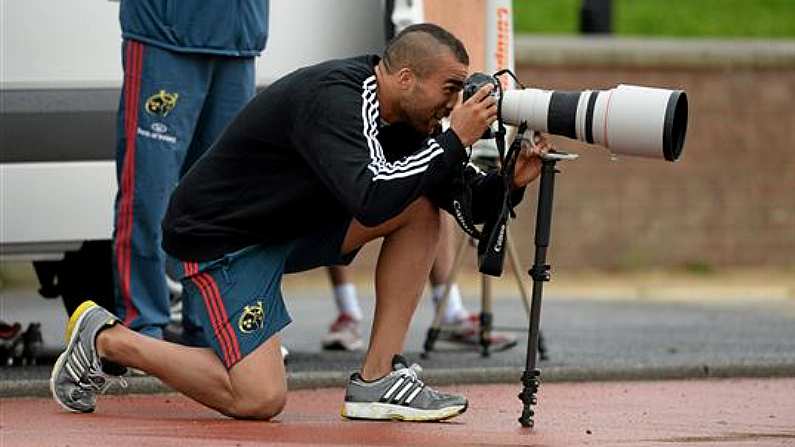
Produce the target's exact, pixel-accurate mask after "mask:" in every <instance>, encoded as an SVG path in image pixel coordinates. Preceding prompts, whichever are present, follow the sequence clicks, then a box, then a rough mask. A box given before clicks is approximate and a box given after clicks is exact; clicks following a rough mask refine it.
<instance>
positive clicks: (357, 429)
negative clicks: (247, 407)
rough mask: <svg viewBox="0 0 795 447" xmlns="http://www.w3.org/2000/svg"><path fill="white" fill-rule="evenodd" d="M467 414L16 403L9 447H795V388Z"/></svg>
mask: <svg viewBox="0 0 795 447" xmlns="http://www.w3.org/2000/svg"><path fill="white" fill-rule="evenodd" d="M445 390H446V391H448V392H456V393H462V394H464V395H466V396H467V398H468V399H469V402H470V406H469V408H468V409H467V411H466V413H464V414H463V415H461V416H458V417H456V418H454V419H451V420H449V421H445V422H441V423H436V424H427V423H425V424H423V423H398V422H395V423H391V422H367V421H350V420H346V419H343V418H341V417H340V415H339V408H340V403H341V401H342V397H343V395H344V392H343V390H342V389H341V388H324V389H319V390H302V391H293V392H291V393H290V396H289V398H288V401H287V406H286V407H285V409H284V412H283V413H282V414H280V415H279V416H277V417H276V418H275V419H274V420H273V421H271V422H256V421H236V420H231V419H228V418H225V417H223V416H220V415H219V414H218V413H215V412H214V411H212V410H209V409H207V408H204V407H202V406H201V405H199V404H197V403H195V402H192V401H190V400H189V399H187V398H185V397H183V396H179V395H173V394H171V395H145V396H141V395H138V396H102V397H100V398H99V399H98V402H97V410H96V412H95V413H94V414H72V413H67V412H65V411H63V410H61V409H60V408H59V407H58V406H57V405H56V404H55V403H54V402H52V400H51V399H46V398H37V399H31V398H25V399H20V398H16V399H4V400H2V401H0V402H2V405H3V406H2V411H0V416H2V427H0V445H2V446H3V447H17V446H25V447H27V446H37V447H39V446H40V447H45V446H108V445H113V446H115V447H126V446H130V447H133V446H134V447H146V446H157V447H162V446H191V447H195V446H235V447H241V446H255V445H268V446H274V445H280V446H304V445H306V446H319V445H399V446H406V445H410V446H425V445H427V446H434V447H438V446H513V445H518V446H547V447H552V446H561V447H564V446H565V447H568V446H574V445H590V446H622V445H624V446H643V447H653V446H656V447H664V446H692V447H704V446H715V447H717V446H720V447H730V446H738V447H750V446H754V447H759V446H787V445H793V444H795V428H793V427H795V400H794V399H792V394H793V393H795V379H792V378H789V379H720V380H716V379H708V380H683V381H671V380H669V381H661V382H629V383H619V382H595V383H553V384H546V385H544V386H543V387H542V391H543V392H542V393H541V394H540V401H539V405H538V406H537V407H536V410H537V413H536V417H535V427H534V428H533V429H532V430H530V429H526V428H522V427H520V425H519V423H518V422H517V417H518V416H519V413H520V412H521V405H520V404H519V401H518V400H517V399H516V390H515V387H514V386H513V385H507V384H503V385H466V386H461V385H459V386H454V387H445Z"/></svg>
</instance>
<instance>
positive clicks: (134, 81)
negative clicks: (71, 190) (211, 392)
mask: <svg viewBox="0 0 795 447" xmlns="http://www.w3.org/2000/svg"><path fill="white" fill-rule="evenodd" d="M122 61H123V66H124V84H123V89H122V94H121V99H120V101H119V113H118V121H117V147H116V175H117V179H118V184H119V190H118V194H117V196H116V204H115V226H114V231H113V238H114V244H113V247H114V259H113V265H114V273H115V275H114V280H115V285H116V314H117V315H118V316H119V317H120V318H121V319H122V320H123V321H124V324H125V325H126V326H128V327H130V328H131V329H134V330H137V331H139V332H141V333H143V334H146V335H149V336H153V337H157V338H162V335H163V328H164V327H165V326H166V325H167V324H168V322H169V313H170V311H169V293H168V287H167V285H166V281H165V254H164V252H163V250H162V248H161V247H160V242H161V238H162V236H161V230H160V221H161V220H162V218H163V215H164V213H165V209H166V206H167V204H168V199H169V196H170V194H171V191H172V190H173V189H174V187H175V186H176V184H177V182H178V181H179V179H180V178H181V177H182V175H184V174H185V172H187V170H188V169H189V168H190V166H191V165H192V164H193V163H194V162H195V161H196V160H197V159H198V158H199V157H200V156H201V155H202V154H203V153H204V152H205V151H206V150H207V149H208V148H209V147H210V146H211V145H212V143H213V142H214V141H215V140H216V138H218V136H219V135H220V133H221V131H222V130H223V129H224V128H225V127H226V125H227V124H228V123H229V122H230V121H231V120H232V118H233V117H234V116H235V115H236V114H237V112H238V111H240V109H242V108H243V106H244V105H245V104H246V103H247V102H248V101H249V100H250V99H251V98H252V97H253V96H254V85H255V79H254V58H253V57H228V56H216V55H206V54H188V53H177V52H173V51H168V50H164V49H161V48H159V47H156V46H152V45H149V44H143V43H141V42H137V41H133V40H125V41H124V43H123V45H122ZM197 304H198V305H201V304H200V303H191V302H188V301H186V302H183V325H184V327H185V330H186V334H188V335H189V336H190V337H194V338H195V337H201V328H200V325H199V324H197V322H198V321H199V320H198V319H197V318H196V317H195V316H194V314H195V311H194V306H195V305H197ZM195 340H196V341H197V343H201V340H202V338H195Z"/></svg>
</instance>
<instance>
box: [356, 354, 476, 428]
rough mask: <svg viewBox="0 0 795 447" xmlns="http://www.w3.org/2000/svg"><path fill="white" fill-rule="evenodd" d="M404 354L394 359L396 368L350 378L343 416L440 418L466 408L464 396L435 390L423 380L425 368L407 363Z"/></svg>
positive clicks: (401, 418)
mask: <svg viewBox="0 0 795 447" xmlns="http://www.w3.org/2000/svg"><path fill="white" fill-rule="evenodd" d="M407 365H408V362H406V359H404V358H403V357H402V356H399V355H396V356H395V357H394V358H393V359H392V368H393V371H392V372H391V373H389V374H387V375H386V376H384V377H382V378H380V379H378V380H376V381H373V382H366V381H364V380H363V379H362V377H361V376H360V375H359V373H354V374H353V375H352V376H351V378H350V380H348V387H347V388H346V390H345V403H344V404H343V406H342V416H344V417H346V418H350V419H397V420H402V421H441V420H444V419H449V418H451V417H454V416H457V415H459V414H461V413H463V412H464V411H466V409H467V400H466V398H465V397H464V396H457V395H454V394H444V393H440V392H438V391H435V390H433V389H431V388H430V387H428V386H427V385H425V383H423V382H422V380H420V378H419V376H418V373H419V372H421V371H422V368H421V367H420V366H419V365H417V364H416V363H415V364H413V365H411V366H407Z"/></svg>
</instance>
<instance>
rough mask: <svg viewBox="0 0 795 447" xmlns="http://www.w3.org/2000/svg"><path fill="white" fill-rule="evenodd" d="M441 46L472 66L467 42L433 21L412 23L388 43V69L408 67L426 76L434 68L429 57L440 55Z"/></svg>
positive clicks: (386, 51) (385, 58) (386, 57)
mask: <svg viewBox="0 0 795 447" xmlns="http://www.w3.org/2000/svg"><path fill="white" fill-rule="evenodd" d="M426 36H430V37H431V38H432V39H427V37H426ZM439 46H443V47H445V48H447V49H448V50H450V52H451V53H453V56H454V57H455V58H456V60H457V61H458V62H460V63H462V64H464V65H469V54H467V50H466V48H465V47H464V44H463V43H461V41H460V40H458V38H457V37H455V36H454V35H453V34H452V33H450V32H449V31H447V30H445V29H444V28H442V27H441V26H439V25H434V24H432V23H420V24H417V25H411V26H408V27H406V28H405V29H403V31H401V32H400V33H398V35H397V36H395V37H394V38H393V39H392V40H390V41H389V43H387V45H386V49H385V50H384V57H383V61H384V65H385V67H386V70H387V72H392V71H394V70H395V69H400V68H403V67H408V68H410V69H411V70H412V71H414V72H416V73H417V75H418V76H425V75H427V74H428V73H429V72H430V70H431V69H432V68H433V66H432V64H430V63H429V62H430V61H429V60H433V59H435V58H436V57H438V55H439V52H438V48H439Z"/></svg>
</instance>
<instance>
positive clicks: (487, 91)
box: [467, 84, 494, 103]
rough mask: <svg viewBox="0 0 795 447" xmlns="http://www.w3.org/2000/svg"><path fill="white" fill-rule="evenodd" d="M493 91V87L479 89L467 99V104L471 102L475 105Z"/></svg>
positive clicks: (487, 86) (488, 85)
mask: <svg viewBox="0 0 795 447" xmlns="http://www.w3.org/2000/svg"><path fill="white" fill-rule="evenodd" d="M493 89H494V86H493V85H491V84H486V85H484V86H483V87H481V88H479V89H478V91H476V92H475V94H474V95H472V97H471V98H469V100H468V101H467V102H470V101H472V102H476V103H477V102H480V101H483V99H484V98H485V97H486V96H489V94H490V93H491V91H492V90H493Z"/></svg>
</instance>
